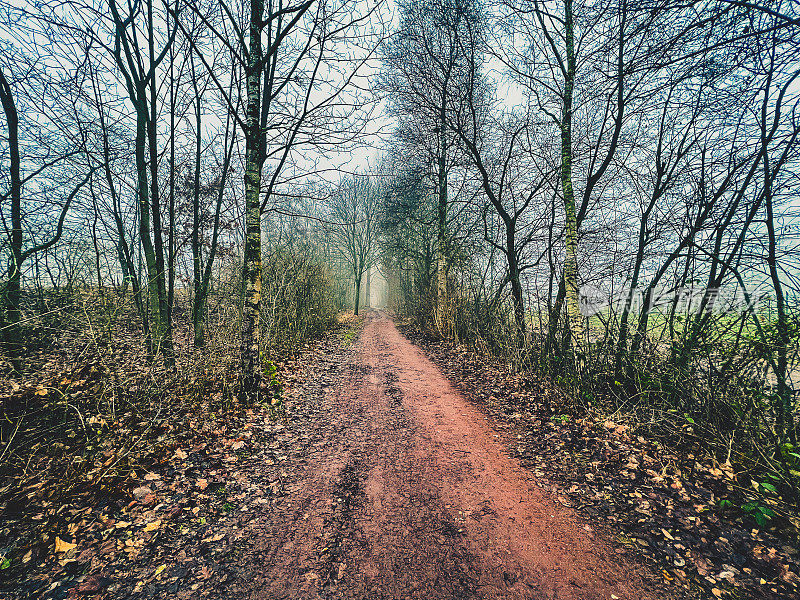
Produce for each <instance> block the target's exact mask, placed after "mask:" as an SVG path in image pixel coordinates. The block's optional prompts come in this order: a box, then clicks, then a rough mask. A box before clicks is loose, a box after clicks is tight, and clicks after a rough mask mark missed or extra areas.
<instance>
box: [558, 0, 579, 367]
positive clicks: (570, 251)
mask: <svg viewBox="0 0 800 600" xmlns="http://www.w3.org/2000/svg"><path fill="white" fill-rule="evenodd" d="M564 12H565V15H564V16H565V41H566V46H567V47H566V51H567V64H566V73H565V78H564V114H563V117H562V122H561V186H562V190H563V193H564V219H565V237H566V239H565V250H566V255H565V257H564V288H565V298H566V303H567V325H568V327H569V342H570V345H571V348H572V350H573V351H574V352H575V353H576V354H577V355H578V356H580V355H581V353H582V350H581V345H582V341H583V335H584V332H583V318H582V316H581V312H580V305H579V301H578V257H577V254H578V225H577V221H576V218H575V194H574V192H573V189H572V95H573V88H574V85H575V47H574V46H575V33H574V31H573V22H572V0H565V2H564Z"/></svg>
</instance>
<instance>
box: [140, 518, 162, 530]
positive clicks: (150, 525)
mask: <svg viewBox="0 0 800 600" xmlns="http://www.w3.org/2000/svg"><path fill="white" fill-rule="evenodd" d="M159 527H161V521H160V520H157V521H152V522H150V523H148V524H147V525H145V526H144V530H145V531H156V530H158V528H159Z"/></svg>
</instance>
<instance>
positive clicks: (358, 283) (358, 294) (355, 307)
mask: <svg viewBox="0 0 800 600" xmlns="http://www.w3.org/2000/svg"><path fill="white" fill-rule="evenodd" d="M355 288H356V290H355V291H356V299H355V302H354V303H353V314H354V315H358V304H359V300H360V299H361V273H359V274H358V275H356V285H355Z"/></svg>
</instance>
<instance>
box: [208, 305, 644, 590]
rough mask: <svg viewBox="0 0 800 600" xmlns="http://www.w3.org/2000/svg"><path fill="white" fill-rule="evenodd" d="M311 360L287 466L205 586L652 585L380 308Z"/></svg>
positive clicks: (516, 587)
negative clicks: (528, 466) (556, 497)
mask: <svg viewBox="0 0 800 600" xmlns="http://www.w3.org/2000/svg"><path fill="white" fill-rule="evenodd" d="M321 360H322V363H323V364H321V365H320V366H319V367H318V368H319V373H318V376H317V378H316V380H317V381H316V383H315V384H313V385H312V386H311V387H310V388H309V389H307V390H306V391H305V393H306V394H307V395H308V396H309V398H312V399H313V398H314V397H315V396H316V402H315V403H314V406H313V408H312V409H310V410H312V412H314V413H315V415H312V416H313V417H314V418H313V419H312V418H309V420H308V426H310V427H313V428H314V431H311V432H306V435H307V437H308V443H307V444H306V445H305V447H304V450H303V452H302V454H303V457H302V460H301V461H300V462H301V466H300V467H299V468H296V469H295V470H294V471H293V472H292V473H288V472H287V473H284V476H285V479H284V480H283V486H284V493H285V495H284V496H283V498H282V501H281V502H278V503H276V504H275V505H274V507H273V508H272V511H271V512H270V513H269V515H268V517H267V516H262V517H255V518H254V519H253V521H252V522H250V523H249V524H248V525H247V529H248V530H249V531H248V532H247V535H246V536H245V537H246V538H247V539H249V540H250V541H249V542H248V545H247V547H244V548H242V551H241V554H240V559H239V562H240V564H242V565H247V568H246V569H245V570H244V571H240V572H239V573H237V575H236V577H235V580H234V581H230V582H229V583H228V585H226V586H225V589H224V590H223V589H218V590H217V592H218V593H219V595H220V596H227V597H232V594H234V595H236V597H242V596H246V595H249V596H250V597H252V598H270V599H279V598H364V599H367V598H369V599H371V600H372V599H381V598H386V599H398V600H399V599H405V598H425V599H435V598H459V599H461V598H535V599H539V598H553V599H555V598H558V599H560V600H565V599H569V598H575V599H582V600H589V599H592V598H606V599H607V598H612V599H613V598H629V599H633V598H655V597H656V594H654V593H652V592H650V593H648V592H646V591H643V590H644V589H645V586H644V584H643V583H642V580H641V579H640V578H639V576H638V573H637V571H636V570H635V569H634V568H633V567H631V566H629V565H626V564H624V563H623V561H622V559H621V557H619V556H618V555H617V554H616V552H615V550H614V549H613V548H612V547H609V546H608V545H607V544H605V543H603V542H601V541H599V540H598V539H596V538H595V536H594V534H593V532H592V530H591V528H590V527H589V526H588V525H586V524H585V523H582V522H581V521H580V520H579V519H578V518H577V517H576V516H575V515H574V513H573V512H572V511H571V510H570V509H567V508H565V507H563V506H560V505H556V504H555V503H553V501H552V500H551V499H550V498H549V497H547V496H545V495H544V494H543V493H542V492H540V491H539V490H538V488H536V487H535V486H534V485H533V484H532V481H530V480H529V475H528V474H527V473H526V471H525V470H524V469H522V468H521V467H520V466H519V465H518V464H517V463H516V461H515V460H513V459H511V458H509V457H508V456H507V455H506V454H505V452H504V447H503V444H502V442H501V440H500V439H499V438H498V435H497V434H495V433H494V431H493V430H492V429H491V427H490V426H489V424H488V423H487V420H486V418H485V417H484V416H483V415H482V414H481V413H480V412H479V411H478V410H476V409H475V408H474V407H472V406H471V405H469V404H468V403H467V402H466V401H465V400H464V398H463V397H462V396H461V395H460V394H459V393H458V392H456V391H455V390H454V389H453V388H452V387H451V386H450V384H449V383H448V381H447V379H446V378H445V377H444V376H443V375H442V373H441V372H440V371H439V370H438V369H437V368H436V367H435V366H434V365H433V364H432V363H431V362H430V361H429V360H428V359H427V358H425V356H424V355H423V354H422V352H421V351H420V350H419V349H417V348H416V347H415V346H413V345H412V344H411V343H410V342H409V341H408V340H406V339H405V338H404V337H402V336H401V335H400V334H399V333H398V331H397V329H396V328H395V326H394V325H393V324H392V322H391V321H390V320H389V319H388V318H386V316H384V315H383V314H380V313H371V314H370V315H368V316H367V322H366V324H365V327H364V330H363V333H362V335H361V337H360V339H359V340H358V341H357V342H356V343H355V344H354V345H353V346H352V347H351V348H350V349H349V351H347V352H346V353H344V354H343V355H341V356H338V357H337V356H329V357H323V358H322V359H321ZM306 416H307V417H308V416H309V415H306ZM312 423H313V425H312ZM243 533H244V532H243Z"/></svg>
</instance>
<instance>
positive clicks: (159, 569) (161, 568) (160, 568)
mask: <svg viewBox="0 0 800 600" xmlns="http://www.w3.org/2000/svg"><path fill="white" fill-rule="evenodd" d="M166 568H167V565H161V566H160V567H158V568H157V569H156V577H158V576H159V575H161V573H163V572H164V570H165V569H166Z"/></svg>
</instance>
